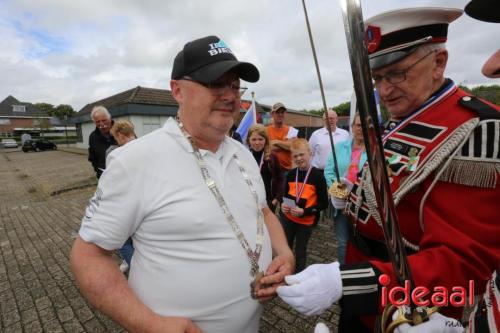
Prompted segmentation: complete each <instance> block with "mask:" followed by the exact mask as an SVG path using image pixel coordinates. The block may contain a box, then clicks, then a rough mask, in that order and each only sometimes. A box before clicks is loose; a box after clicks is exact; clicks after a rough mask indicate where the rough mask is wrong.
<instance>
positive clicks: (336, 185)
mask: <svg viewBox="0 0 500 333" xmlns="http://www.w3.org/2000/svg"><path fill="white" fill-rule="evenodd" d="M302 7H303V8H304V15H305V17H306V25H307V32H308V35H309V41H310V43H311V49H312V53H313V58H314V65H315V66H316V74H317V75H318V81H319V90H320V92H321V99H322V101H323V108H324V110H325V119H326V129H327V130H328V137H329V139H330V147H331V148H332V157H333V171H334V172H335V176H336V177H335V178H336V181H334V182H333V184H332V187H331V188H330V189H329V192H330V194H331V195H333V196H335V197H337V198H341V199H345V198H347V196H348V195H349V190H348V188H347V186H346V185H345V184H343V183H342V182H341V181H340V175H339V166H338V163H337V154H335V145H334V144H333V136H332V127H331V126H330V122H329V121H328V109H327V107H326V99H325V91H324V89H323V80H322V79H321V72H320V71H319V63H318V57H317V56H316V48H315V47H314V41H313V37H312V32H311V26H310V24H309V17H308V15H307V8H306V3H305V0H302Z"/></svg>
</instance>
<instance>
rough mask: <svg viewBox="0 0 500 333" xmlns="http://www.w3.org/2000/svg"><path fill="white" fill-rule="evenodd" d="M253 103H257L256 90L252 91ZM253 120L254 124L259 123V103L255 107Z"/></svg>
mask: <svg viewBox="0 0 500 333" xmlns="http://www.w3.org/2000/svg"><path fill="white" fill-rule="evenodd" d="M252 104H253V105H255V91H252ZM250 106H251V105H250ZM253 122H254V124H257V105H255V107H254V112H253Z"/></svg>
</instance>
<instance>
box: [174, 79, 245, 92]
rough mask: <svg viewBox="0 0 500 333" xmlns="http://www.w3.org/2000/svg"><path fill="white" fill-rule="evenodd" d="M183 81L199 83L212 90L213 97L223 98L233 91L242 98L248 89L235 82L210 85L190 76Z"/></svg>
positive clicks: (211, 83) (210, 83)
mask: <svg viewBox="0 0 500 333" xmlns="http://www.w3.org/2000/svg"><path fill="white" fill-rule="evenodd" d="M180 79H181V80H186V81H191V82H194V83H198V84H199V85H202V86H204V87H205V88H208V89H210V91H211V92H212V94H213V95H215V96H222V95H224V94H226V93H227V92H228V91H231V92H232V93H234V94H238V96H239V97H241V96H242V95H243V94H244V93H245V91H246V90H247V89H248V88H247V87H240V85H239V83H235V82H230V83H229V82H217V81H215V82H209V83H203V82H199V81H196V80H193V79H192V78H190V77H189V76H183V77H181V78H180Z"/></svg>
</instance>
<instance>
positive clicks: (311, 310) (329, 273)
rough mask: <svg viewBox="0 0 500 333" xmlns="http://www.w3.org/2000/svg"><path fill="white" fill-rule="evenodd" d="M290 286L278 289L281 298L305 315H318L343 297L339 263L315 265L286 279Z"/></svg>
mask: <svg viewBox="0 0 500 333" xmlns="http://www.w3.org/2000/svg"><path fill="white" fill-rule="evenodd" d="M285 281H286V283H287V284H288V286H281V287H278V289H277V293H278V295H279V297H281V299H282V300H283V301H285V302H286V303H288V305H290V306H291V307H292V308H294V309H295V310H297V311H298V312H300V313H302V314H305V315H308V316H310V315H317V314H320V313H322V312H324V311H325V310H326V309H328V308H329V307H330V306H331V305H332V304H333V303H335V302H337V301H338V300H339V299H340V298H341V297H342V278H341V277H340V269H339V263H338V262H333V263H331V264H315V265H311V266H309V267H307V268H306V269H305V270H304V271H302V272H300V273H298V274H296V275H289V276H286V277H285Z"/></svg>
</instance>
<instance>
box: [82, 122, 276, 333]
mask: <svg viewBox="0 0 500 333" xmlns="http://www.w3.org/2000/svg"><path fill="white" fill-rule="evenodd" d="M192 151H193V150H192V148H191V146H190V144H189V143H188V141H187V140H186V138H185V137H184V136H183V135H182V133H181V132H180V129H179V127H178V126H177V124H176V122H175V121H174V120H173V119H169V120H168V121H167V122H166V124H165V125H164V127H163V128H160V129H158V130H156V131H154V132H152V133H150V134H148V135H146V136H144V137H142V138H139V139H137V140H134V141H132V142H130V143H128V144H127V145H126V146H124V147H122V148H121V149H117V150H115V151H113V152H112V153H111V154H110V155H109V158H108V161H109V166H108V167H107V168H106V171H105V172H104V173H103V175H102V177H101V179H100V181H99V185H98V188H97V191H96V194H95V195H94V197H93V198H92V199H91V201H90V204H89V206H88V207H87V209H86V212H85V217H84V218H83V220H82V226H81V229H80V236H81V237H82V238H83V239H84V240H85V241H87V242H92V243H95V244H96V245H98V246H100V247H101V248H104V249H107V250H114V249H117V248H120V247H121V246H122V244H123V243H124V242H125V240H126V239H127V238H128V237H129V236H132V239H133V243H134V247H135V252H134V255H133V257H132V263H131V270H130V274H129V280H128V282H129V285H130V287H131V288H132V290H133V291H134V292H135V293H136V295H137V296H138V297H139V298H140V299H141V300H142V301H143V302H144V303H145V304H146V305H147V306H148V307H150V308H151V309H152V310H153V311H154V312H156V313H158V314H161V315H165V316H182V317H188V318H190V319H191V320H193V321H194V322H195V323H196V324H197V325H199V326H200V328H201V329H202V330H203V331H204V332H248V333H255V332H257V331H258V328H259V319H260V315H261V312H262V306H261V305H260V304H259V303H258V302H257V301H256V300H253V299H251V298H250V282H251V281H252V277H251V276H250V273H249V272H250V263H249V260H248V258H247V255H246V252H245V251H244V250H243V248H242V246H241V245H240V243H239V241H238V240H237V238H236V236H235V235H234V233H233V231H232V229H231V227H230V226H229V224H228V222H227V220H226V218H225V217H224V215H223V213H222V209H221V208H220V206H219V205H218V204H217V202H216V200H215V198H214V196H213V195H212V193H211V192H210V191H209V189H208V187H207V186H206V185H205V182H204V180H203V178H202V176H201V172H200V169H199V167H198V164H197V162H196V158H195V156H194V155H193V153H192ZM201 152H202V155H203V158H204V160H205V161H206V164H207V167H208V169H209V172H210V175H211V176H212V178H213V179H214V180H215V182H216V183H217V186H218V187H219V189H220V191H221V192H222V195H223V196H224V199H225V200H226V203H227V205H228V207H229V209H230V211H231V212H232V214H233V215H234V217H235V219H236V221H237V222H238V225H239V227H240V228H241V230H242V231H243V233H244V235H245V237H246V239H247V240H248V242H249V244H250V246H251V247H252V249H255V239H256V233H257V226H256V221H257V211H256V209H257V208H256V203H255V200H254V198H253V197H252V195H251V193H250V190H249V188H248V186H247V185H246V183H245V180H244V178H243V177H242V175H241V173H240V171H239V169H238V166H237V164H236V162H235V161H234V159H233V158H232V156H233V154H234V153H235V154H236V155H237V156H238V158H239V160H240V161H241V163H242V165H243V166H244V168H245V169H246V171H247V173H248V174H249V176H250V179H251V181H252V182H253V184H254V188H255V189H256V190H257V192H258V197H259V203H260V206H261V207H265V206H266V198H265V190H264V185H263V183H262V179H261V176H260V172H259V169H258V166H257V164H256V163H255V159H254V158H253V156H252V155H251V154H250V152H249V151H248V150H247V149H245V148H244V147H243V146H242V145H241V144H239V143H237V142H236V141H234V140H232V139H230V138H226V139H225V140H224V142H223V144H222V145H221V147H220V148H219V150H218V151H217V152H216V153H215V154H214V153H212V152H209V151H205V150H202V151H201ZM271 259H272V250H271V241H270V238H269V235H268V232H267V229H266V227H265V225H264V244H263V249H262V254H261V257H260V260H259V264H260V267H261V270H265V269H266V268H267V267H268V265H269V264H270V262H271Z"/></svg>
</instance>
